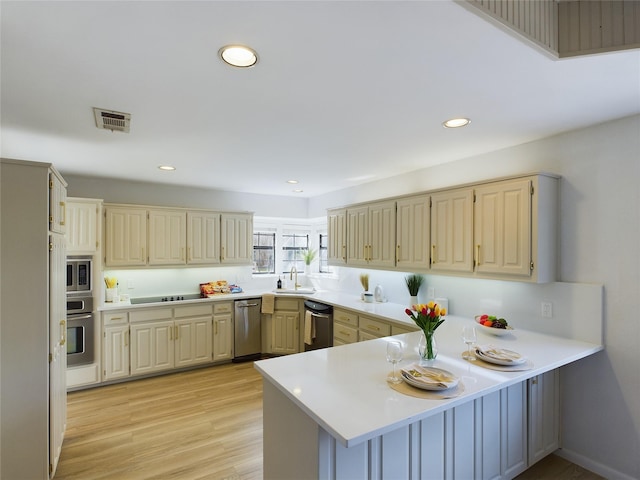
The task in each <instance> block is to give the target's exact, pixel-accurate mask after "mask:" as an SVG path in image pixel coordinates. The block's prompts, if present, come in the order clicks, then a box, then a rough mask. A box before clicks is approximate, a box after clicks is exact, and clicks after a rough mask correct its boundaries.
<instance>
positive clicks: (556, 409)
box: [528, 370, 560, 466]
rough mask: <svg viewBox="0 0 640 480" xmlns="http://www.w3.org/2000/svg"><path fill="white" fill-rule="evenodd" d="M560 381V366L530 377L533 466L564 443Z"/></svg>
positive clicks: (530, 463) (530, 427)
mask: <svg viewBox="0 0 640 480" xmlns="http://www.w3.org/2000/svg"><path fill="white" fill-rule="evenodd" d="M559 382H560V377H559V373H558V370H551V371H550V372H546V373H543V374H542V375H538V376H536V377H533V378H530V379H529V380H528V388H529V392H528V394H529V466H531V465H533V464H534V463H536V462H537V461H538V460H541V459H542V458H544V457H546V456H547V455H549V454H550V453H552V452H553V451H554V450H556V449H557V448H558V447H559V446H560V444H559V443H560V440H559V439H560V393H559V392H560V387H559V385H560V384H559Z"/></svg>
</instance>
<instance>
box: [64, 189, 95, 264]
mask: <svg viewBox="0 0 640 480" xmlns="http://www.w3.org/2000/svg"><path fill="white" fill-rule="evenodd" d="M99 212H100V201H99V200H86V201H84V200H81V199H77V200H71V199H67V233H66V237H67V252H68V253H69V254H72V255H80V254H88V255H92V254H94V253H96V252H97V251H98V248H99V246H100V244H99V241H98V238H99V225H98V218H100V217H99Z"/></svg>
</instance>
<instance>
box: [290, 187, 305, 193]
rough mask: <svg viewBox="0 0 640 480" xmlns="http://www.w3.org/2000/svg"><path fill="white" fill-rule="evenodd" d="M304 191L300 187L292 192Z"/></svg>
mask: <svg viewBox="0 0 640 480" xmlns="http://www.w3.org/2000/svg"><path fill="white" fill-rule="evenodd" d="M302 192H304V190H302V189H301V188H296V189H295V190H294V191H293V193H302Z"/></svg>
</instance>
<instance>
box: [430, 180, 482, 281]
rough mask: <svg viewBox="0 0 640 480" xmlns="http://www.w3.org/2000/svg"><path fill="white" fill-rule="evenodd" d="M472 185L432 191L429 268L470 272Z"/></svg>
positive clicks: (471, 263)
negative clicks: (470, 186)
mask: <svg viewBox="0 0 640 480" xmlns="http://www.w3.org/2000/svg"><path fill="white" fill-rule="evenodd" d="M472 246H473V189H471V188H460V189H455V190H448V191H443V192H437V193H433V194H431V270H433V271H443V272H468V273H471V272H473V253H472V252H473V248H472Z"/></svg>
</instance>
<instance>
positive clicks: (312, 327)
mask: <svg viewBox="0 0 640 480" xmlns="http://www.w3.org/2000/svg"><path fill="white" fill-rule="evenodd" d="M314 338H316V321H315V319H314V318H313V315H311V312H310V311H309V310H307V311H306V312H305V314H304V343H306V344H307V345H311V344H312V343H313V339H314Z"/></svg>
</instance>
